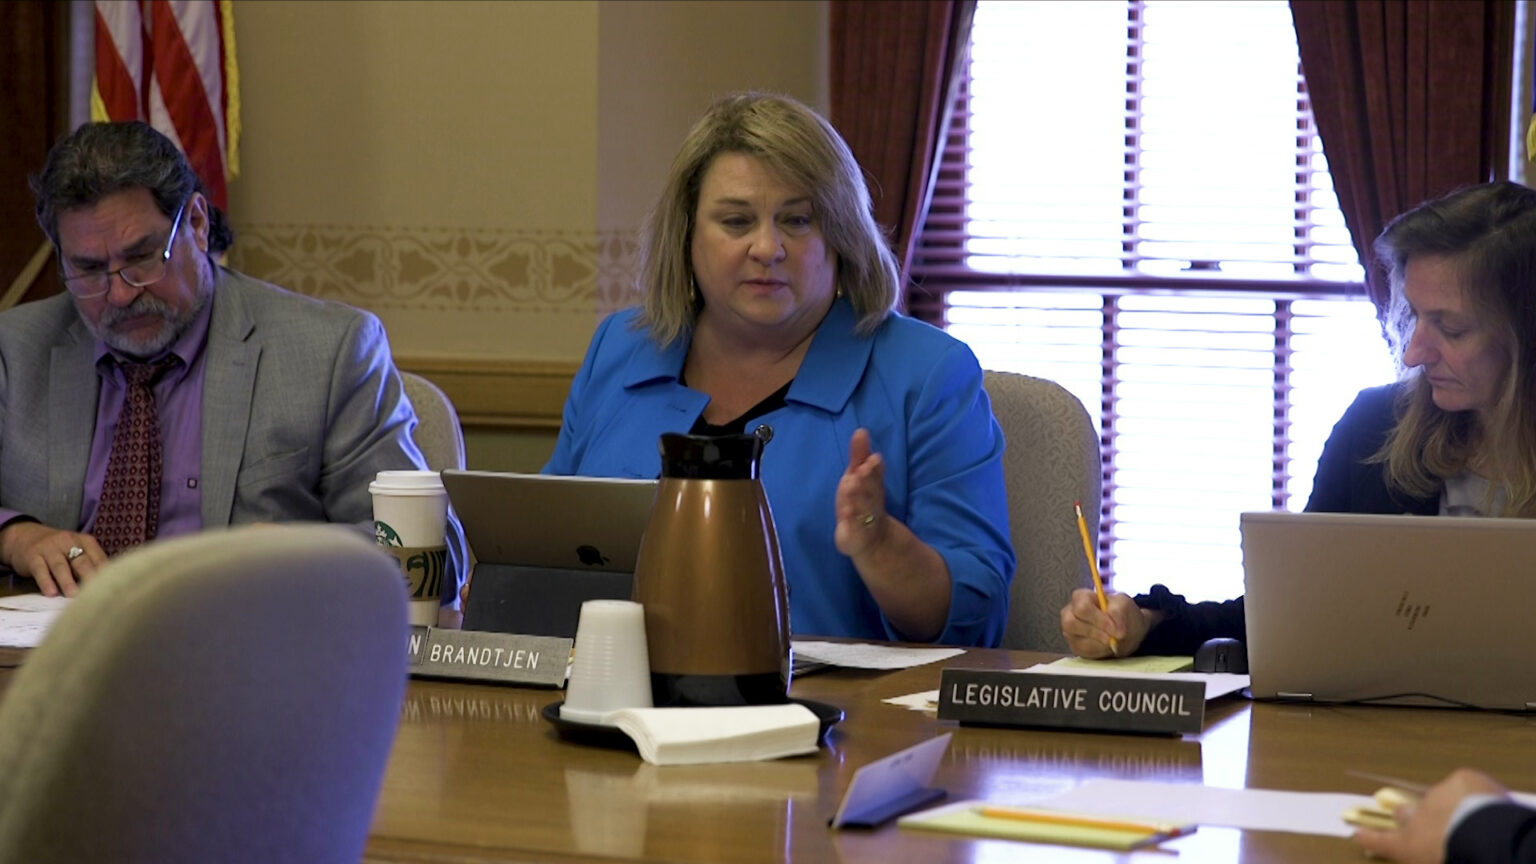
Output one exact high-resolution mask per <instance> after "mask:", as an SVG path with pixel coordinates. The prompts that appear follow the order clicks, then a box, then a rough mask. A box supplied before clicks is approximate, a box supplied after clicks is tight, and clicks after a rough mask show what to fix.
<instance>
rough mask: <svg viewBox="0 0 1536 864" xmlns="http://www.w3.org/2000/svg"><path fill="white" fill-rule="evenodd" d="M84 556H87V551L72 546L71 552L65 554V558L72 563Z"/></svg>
mask: <svg viewBox="0 0 1536 864" xmlns="http://www.w3.org/2000/svg"><path fill="white" fill-rule="evenodd" d="M84 554H85V550H84V549H81V548H80V547H79V546H71V547H69V551H68V552H66V553H64V557H65V558H68V559H69V560H71V561H73V560H75V559H76V558H79V557H80V556H81V555H84Z"/></svg>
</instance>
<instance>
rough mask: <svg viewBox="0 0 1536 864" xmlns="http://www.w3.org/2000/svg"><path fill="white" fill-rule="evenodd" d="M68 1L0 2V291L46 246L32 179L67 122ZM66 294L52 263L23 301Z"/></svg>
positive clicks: (28, 0) (30, 287)
mask: <svg viewBox="0 0 1536 864" xmlns="http://www.w3.org/2000/svg"><path fill="white" fill-rule="evenodd" d="M68 16H69V4H67V3H52V2H48V0H24V2H16V3H0V81H3V82H4V86H3V87H0V118H4V120H3V121H0V123H3V127H4V130H5V131H4V133H0V224H4V225H5V226H6V230H5V231H0V294H3V293H5V291H6V290H7V289H8V288H9V287H10V286H11V283H12V282H13V281H15V280H16V279H17V278H18V277H19V276H21V275H22V273H23V271H24V270H25V269H26V267H27V264H28V262H29V261H31V260H32V256H33V255H34V254H35V253H36V252H37V250H38V247H39V246H40V245H41V244H43V243H44V242H46V238H45V237H44V236H43V232H42V230H41V229H39V228H37V227H36V226H37V223H36V222H35V221H34V220H33V216H32V210H33V201H32V192H31V190H30V189H29V188H28V186H27V176H28V175H30V174H35V173H36V172H38V171H41V170H42V168H43V162H44V160H46V159H47V157H48V150H49V149H50V148H51V147H52V146H53V144H54V142H55V141H56V140H58V138H59V136H60V135H61V134H62V133H63V132H64V131H65V128H64V127H65V126H66V125H67V117H68V105H67V102H66V99H67V96H68V90H67V87H68V83H67V81H68V75H67V73H68V67H67V53H68V46H67V42H66V36H67V29H68ZM59 290H61V287H60V286H59V284H58V277H57V276H56V275H55V268H54V267H53V266H52V264H51V262H50V264H49V265H48V266H46V267H44V268H43V271H42V273H41V274H40V276H39V278H38V279H37V280H36V281H35V282H33V283H32V284H31V285H30V286H28V289H27V293H26V294H25V295H23V297H24V299H28V300H30V299H35V298H37V297H41V296H45V295H47V294H54V293H57V292H58V291H59Z"/></svg>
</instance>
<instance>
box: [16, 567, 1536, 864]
mask: <svg viewBox="0 0 1536 864" xmlns="http://www.w3.org/2000/svg"><path fill="white" fill-rule="evenodd" d="M5 588H6V586H4V585H0V593H9V592H7V591H6V590H5ZM25 656H26V652H24V651H17V650H15V649H5V648H0V693H3V691H4V688H5V686H6V684H7V683H8V681H9V678H10V676H11V675H12V674H13V672H14V668H15V667H16V665H17V664H19V663H20V662H22V661H23V660H24V659H25ZM1045 659H1049V657H1048V656H1047V655H1040V654H1028V653H1020V652H1008V651H985V650H983V651H971V652H968V653H967V654H966V655H965V656H964V657H958V658H955V659H954V660H951V661H948V662H947V663H941V664H932V665H929V666H922V667H918V668H916V669H909V670H905V671H901V672H894V673H873V672H856V671H846V670H837V671H828V672H819V673H817V674H814V675H809V676H805V677H802V678H800V679H798V680H797V681H796V682H795V685H794V688H793V692H794V694H795V695H797V696H800V697H803V698H808V699H816V700H820V701H825V702H831V703H834V704H837V705H839V706H841V707H842V708H843V709H844V710H845V711H846V712H847V719H846V720H845V721H844V722H843V723H842V724H840V725H839V726H838V727H837V728H836V730H835V731H834V732H833V733H832V737H831V739H830V740H829V742H828V745H827V746H826V747H824V748H823V749H822V750H821V752H820V753H819V754H817V755H815V756H805V757H799V758H795V759H784V760H779V761H775V762H766V763H746V764H732V765H704V766H669V767H664V768H659V767H656V766H653V765H647V764H645V763H644V762H642V761H641V760H640V758H639V757H638V756H637V755H635V754H634V753H633V752H626V751H619V750H606V749H598V748H592V747H585V746H580V745H576V744H571V743H568V742H565V741H563V740H561V739H560V738H559V737H557V735H556V734H555V731H554V728H553V727H552V726H551V725H550V724H549V723H547V722H545V721H544V720H543V719H542V718H541V717H540V716H539V712H540V709H542V708H543V707H544V706H545V705H548V704H549V703H551V702H555V701H557V700H559V699H560V698H561V694H560V692H559V691H551V690H535V689H528V688H514V687H500V686H490V685H476V684H466V683H460V682H447V681H424V680H413V681H412V682H411V684H410V687H409V690H408V693H407V695H406V704H405V708H404V712H403V715H402V722H401V725H400V731H399V735H398V737H397V738H396V740H395V746H394V752H393V754H392V755H391V757H390V764H389V770H388V773H387V775H386V776H385V780H384V788H383V791H382V793H381V795H380V798H379V803H378V811H377V814H376V817H375V822H374V827H373V833H372V837H371V839H370V842H369V845H368V850H367V853H366V860H368V861H377V862H427V861H434V862H457V864H476V862H492V861H512V862H574V861H613V860H621V861H623V860H644V861H670V862H722V864H726V862H768V861H775V862H777V861H785V862H789V861H795V862H799V861H813V862H819V861H838V862H876V864H902V862H925V864H926V862H946V861H956V862H991V861H1014V860H1025V859H1027V860H1040V861H1050V862H1057V861H1060V862H1088V861H1094V862H1099V861H1121V860H1144V861H1149V862H1151V861H1156V862H1162V864H1167V861H1168V856H1167V854H1166V852H1142V853H1137V854H1134V855H1131V856H1124V857H1121V856H1115V855H1112V854H1110V853H1105V852H1098V851H1094V850H1080V849H1069V848H1066V847H1059V846H1032V845H1028V844H1021V843H1015V842H1011V841H996V840H968V839H963V838H956V837H949V836H945V835H937V834H926V833H920V832H914V831H904V830H899V829H897V828H896V827H895V826H894V825H887V826H886V827H884V828H881V829H879V830H876V831H872V832H864V831H842V832H832V831H830V830H828V829H827V819H828V818H829V817H830V816H831V815H832V812H833V811H834V810H835V809H836V806H837V802H838V800H839V798H840V796H841V795H842V792H843V790H844V789H845V788H846V787H847V785H848V782H849V780H850V779H851V778H852V776H853V773H854V771H855V770H857V769H858V768H859V767H861V766H863V765H865V764H866V763H868V762H870V761H872V760H874V759H878V758H880V757H882V756H886V755H889V754H890V753H893V752H895V751H897V750H899V749H901V748H903V747H907V746H910V745H911V744H913V743H915V742H917V741H920V740H924V739H927V738H931V737H933V736H934V735H938V734H942V733H944V732H953V733H954V738H953V740H952V741H951V743H950V746H949V751H948V754H947V756H946V758H945V760H944V763H943V764H942V766H941V767H940V769H939V775H938V777H937V779H936V782H937V784H938V785H940V786H943V787H944V788H946V789H948V790H949V793H950V799H949V800H960V799H963V798H983V799H986V800H989V801H998V802H1022V801H1027V800H1028V799H1030V798H1033V797H1037V796H1039V795H1042V794H1047V793H1053V792H1059V791H1065V790H1066V789H1069V788H1071V787H1072V786H1074V785H1076V784H1077V783H1079V782H1081V781H1083V780H1086V779H1089V778H1095V777H1107V778H1121V779H1141V780H1160V781H1177V782H1188V783H1206V784H1209V785H1214V786H1230V787H1244V786H1247V787H1255V788H1265V789H1291V790H1299V791H1317V792H1359V793H1369V792H1371V791H1373V790H1374V789H1375V787H1376V785H1377V784H1375V783H1373V782H1371V781H1367V780H1361V779H1358V778H1355V777H1352V776H1350V775H1349V774H1348V773H1346V772H1348V771H1349V770H1351V769H1353V770H1356V771H1365V772H1373V773H1377V774H1385V775H1390V776H1395V777H1401V778H1404V779H1408V780H1414V781H1419V782H1431V781H1433V780H1437V779H1439V778H1440V777H1442V776H1444V775H1445V774H1446V773H1448V772H1449V771H1450V770H1451V769H1453V768H1456V767H1458V766H1461V765H1471V766H1473V767H1478V768H1482V769H1484V770H1486V771H1489V772H1491V773H1493V774H1494V775H1495V776H1497V777H1499V778H1500V779H1501V780H1502V781H1504V782H1505V783H1507V784H1509V785H1510V786H1512V787H1514V788H1521V789H1536V716H1533V715H1514V714H1500V713H1493V712H1474V711H1457V710H1452V709H1417V708H1363V707H1306V706H1299V705H1281V704H1273V703H1252V702H1248V701H1245V700H1243V699H1241V698H1229V699H1224V700H1220V701H1218V702H1215V703H1212V704H1211V705H1210V707H1209V708H1208V710H1207V721H1206V727H1205V731H1204V733H1203V734H1201V735H1200V736H1199V737H1194V736H1190V737H1186V738H1183V739H1175V738H1161V737H1141V736H1132V735H1113V734H1095V733H1073V732H1054V731H1029V730H1018V729H984V728H961V727H958V726H956V725H954V724H952V723H944V722H940V721H939V720H937V719H936V718H935V717H934V716H933V715H931V714H925V713H921V712H915V711H909V710H907V709H905V708H899V707H896V706H892V705H886V704H884V703H883V702H882V701H881V700H883V699H886V698H889V697H892V696H900V695H905V694H908V693H914V692H917V691H920V690H930V689H933V688H935V687H937V686H938V680H939V670H940V668H942V667H943V666H945V665H955V666H969V667H979V668H995V669H1005V668H1021V667H1024V666H1028V665H1031V664H1033V663H1036V662H1039V661H1041V660H1045ZM1163 848H1164V849H1165V850H1168V851H1175V852H1177V853H1178V855H1179V860H1180V861H1181V862H1184V864H1189V862H1235V861H1240V862H1271V861H1305V862H1329V861H1339V862H1359V861H1361V860H1362V859H1361V856H1360V853H1359V852H1358V851H1357V849H1356V847H1354V846H1353V845H1352V844H1350V843H1348V842H1347V841H1344V840H1340V839H1336V838H1329V837H1314V836H1308V835H1296V834H1283V833H1274V832H1243V831H1238V830H1235V829H1228V828H1211V827H1202V828H1201V829H1200V830H1199V831H1198V832H1197V833H1196V834H1194V835H1193V836H1190V837H1186V838H1181V839H1179V840H1175V841H1173V842H1171V843H1168V844H1166V845H1165V846H1164V847H1163Z"/></svg>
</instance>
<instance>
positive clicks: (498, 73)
mask: <svg viewBox="0 0 1536 864" xmlns="http://www.w3.org/2000/svg"><path fill="white" fill-rule="evenodd" d="M826 18H827V8H826V2H825V0H814V2H797V0H784V2H741V0H737V2H606V0H605V2H581V0H559V2H483V0H471V2H450V0H416V2H411V0H390V2H354V0H346V2H341V0H322V2H315V0H301V2H274V0H262V2H254V0H241V2H237V3H236V4H235V26H236V41H237V46H238V51H239V59H240V74H241V80H240V92H241V99H242V105H241V108H242V115H243V116H242V119H243V125H244V137H243V138H242V144H241V175H240V177H239V178H238V179H237V180H236V181H235V182H234V183H233V184H232V186H231V191H230V210H231V217H232V221H233V223H234V225H235V228H236V230H237V231H238V232H239V235H240V236H239V239H238V240H237V242H236V244H235V248H234V251H233V255H232V262H233V263H234V264H235V266H237V267H239V268H241V269H243V270H245V271H246V272H249V273H251V274H252V275H255V276H258V277H261V278H265V279H270V280H272V281H274V282H277V283H279V284H282V285H284V286H286V287H289V288H292V289H294V290H298V291H302V292H305V293H308V294H313V295H316V296H324V297H330V298H333V299H338V300H342V301H344V302H348V303H353V304H355V305H358V306H362V307H365V308H368V309H371V310H373V311H375V312H376V313H378V314H379V316H380V317H381V318H382V319H383V321H384V324H385V326H386V327H387V328H388V330H389V333H390V339H391V341H392V343H393V345H394V349H395V354H396V356H397V358H398V359H399V360H400V363H401V365H402V366H404V367H406V368H411V369H415V370H417V371H420V372H422V373H423V374H426V375H427V376H428V377H430V378H432V379H433V380H436V381H438V383H440V384H441V385H442V386H443V387H444V389H445V390H447V391H448V392H449V395H450V396H452V397H453V398H454V400H455V402H456V403H457V404H458V405H459V408H460V411H461V413H462V414H463V415H464V416H465V420H466V439H467V444H468V449H469V461H470V464H471V466H473V467H477V468H488V469H495V470H530V469H533V468H537V467H538V466H539V465H540V464H542V462H543V461H544V459H545V458H547V455H548V452H549V449H550V448H551V447H552V446H553V435H554V431H555V429H556V427H557V426H558V421H559V407H560V402H561V400H563V398H564V390H563V388H564V386H565V384H566V383H568V381H569V376H570V374H571V373H572V372H574V370H575V367H576V365H577V364H578V363H579V362H580V360H581V356H582V353H583V351H584V350H585V348H586V344H587V340H588V339H589V338H590V336H591V334H592V330H593V328H594V327H595V326H596V323H597V321H598V320H599V319H600V317H601V316H602V315H603V314H606V312H608V311H611V310H612V309H614V308H618V307H620V306H623V305H628V304H629V303H630V302H632V301H633V291H632V288H631V281H632V271H633V265H632V259H631V256H632V254H633V250H634V239H633V238H634V230H635V228H636V227H638V225H639V224H640V221H641V219H642V218H643V217H644V214H645V211H646V208H647V207H648V206H649V205H650V201H651V199H652V198H653V197H654V196H655V195H656V194H657V192H658V191H659V189H660V186H661V183H662V178H663V177H664V175H665V172H666V169H667V165H668V163H669V162H670V161H671V158H672V154H673V152H674V151H675V149H676V147H677V144H678V143H679V142H680V141H681V139H682V136H683V135H684V134H685V133H686V132H687V129H688V127H689V125H691V123H692V122H693V120H694V119H695V118H696V117H697V115H698V114H699V112H700V110H701V109H702V108H703V107H704V106H705V105H706V104H707V103H708V102H709V100H710V99H711V98H713V97H714V96H716V95H718V94H720V93H724V92H727V91H730V90H737V89H747V88H756V89H767V90H776V91H780V92H785V93H789V94H790V95H793V96H796V97H798V98H800V99H802V100H805V101H806V102H809V103H810V104H812V105H814V106H816V107H818V108H821V109H823V110H824V109H825V108H826V104H827V74H826V68H827V66H826V32H827V27H826Z"/></svg>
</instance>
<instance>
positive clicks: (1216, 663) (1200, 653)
mask: <svg viewBox="0 0 1536 864" xmlns="http://www.w3.org/2000/svg"><path fill="white" fill-rule="evenodd" d="M1195 671H1196V672H1231V673H1234V674H1237V675H1246V674H1248V646H1247V645H1244V644H1243V640H1241V639H1226V638H1219V639H1209V640H1206V642H1205V643H1204V644H1203V645H1201V646H1200V648H1199V650H1197V651H1196V652H1195Z"/></svg>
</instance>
